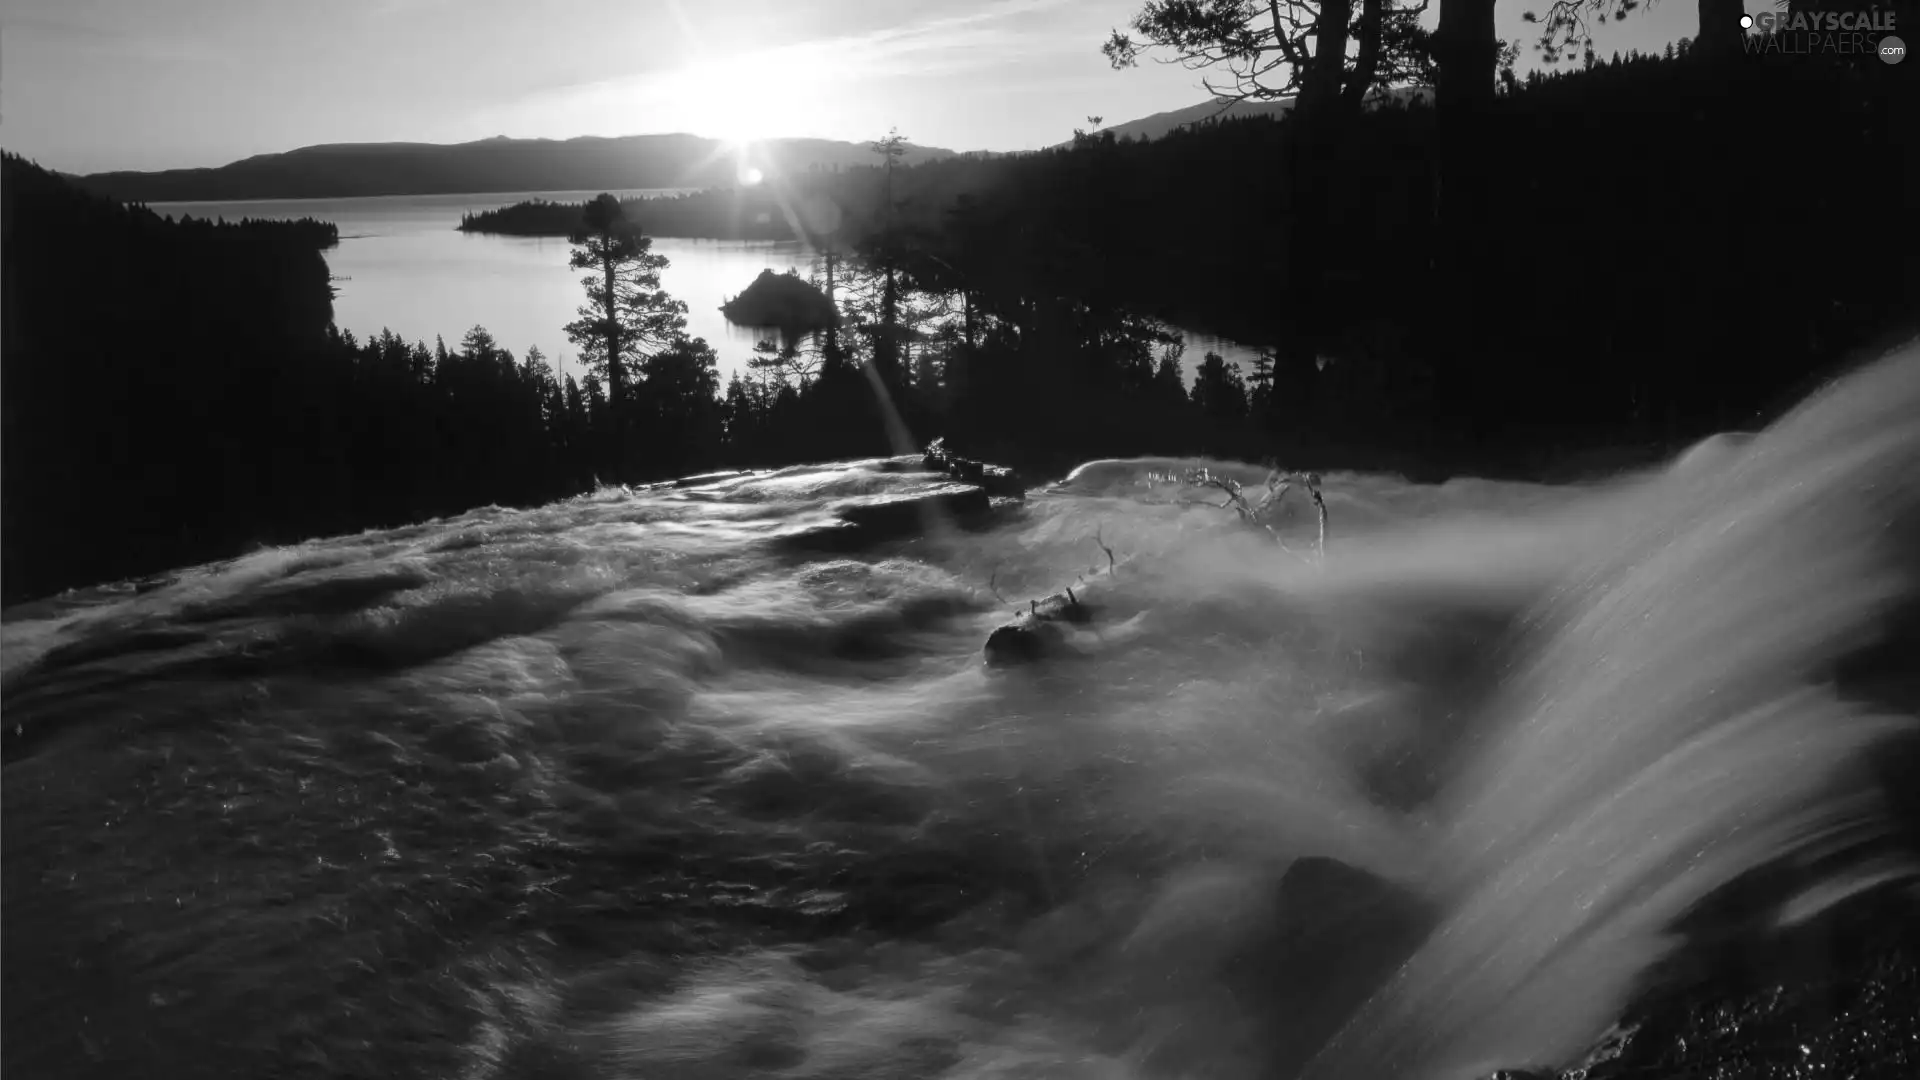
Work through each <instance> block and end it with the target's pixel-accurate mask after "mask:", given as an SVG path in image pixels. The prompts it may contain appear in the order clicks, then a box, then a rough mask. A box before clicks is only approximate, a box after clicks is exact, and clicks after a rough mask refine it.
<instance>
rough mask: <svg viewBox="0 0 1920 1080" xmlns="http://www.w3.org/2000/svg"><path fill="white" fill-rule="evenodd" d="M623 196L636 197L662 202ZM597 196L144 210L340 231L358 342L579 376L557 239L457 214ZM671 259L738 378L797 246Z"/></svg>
mask: <svg viewBox="0 0 1920 1080" xmlns="http://www.w3.org/2000/svg"><path fill="white" fill-rule="evenodd" d="M668 193H669V192H655V191H623V192H615V194H618V195H621V196H623V197H638V196H644V195H650V194H668ZM596 194H598V193H597V192H591V191H543V192H509V193H495V194H485V195H385V196H375V197H367V198H352V199H262V200H252V201H243V202H173V203H152V204H150V205H151V207H152V209H153V210H154V211H155V212H157V213H160V214H165V215H169V216H175V217H178V216H180V215H192V216H193V217H196V218H226V219H227V220H230V221H231V220H238V219H240V218H243V217H253V218H270V219H290V218H302V217H312V218H317V219H319V220H321V221H330V222H333V223H334V224H335V225H337V226H338V227H339V229H340V244H339V246H338V247H336V248H334V249H333V250H331V251H329V252H327V265H328V267H329V268H330V269H331V270H332V272H333V275H334V278H335V287H336V288H337V290H338V292H337V294H336V296H335V298H334V322H335V324H336V325H338V326H339V327H340V329H342V330H345V331H350V332H352V333H353V334H355V335H356V336H358V337H360V338H362V339H364V338H366V337H368V336H370V335H373V334H377V333H379V332H380V330H381V329H382V328H385V329H390V330H392V331H393V332H394V333H396V334H399V335H400V336H401V337H403V338H406V339H407V340H409V341H425V342H427V343H428V344H431V343H432V342H433V339H434V337H435V336H436V335H438V336H440V337H444V338H445V339H446V341H447V344H448V345H449V346H453V345H456V344H457V343H458V342H459V340H460V338H461V336H462V335H464V334H465V333H466V332H467V331H468V330H469V329H471V328H472V327H474V326H475V325H480V326H484V327H486V328H487V329H488V330H489V331H490V332H492V334H493V336H494V339H495V340H496V341H498V342H499V343H500V344H501V345H503V346H505V347H506V348H509V349H512V350H513V352H514V355H515V356H524V355H526V351H527V348H528V347H529V346H534V345H537V346H539V348H540V351H541V352H542V353H544V354H546V356H547V358H548V359H549V361H551V362H554V363H555V364H556V365H557V368H558V370H559V371H560V372H561V373H563V374H571V375H574V376H575V377H576V378H577V377H578V376H579V374H580V368H579V363H578V360H577V356H578V353H577V351H576V350H575V349H574V348H573V347H572V346H571V345H570V344H569V343H568V342H567V339H566V335H565V334H564V333H562V331H561V328H562V327H563V326H565V325H566V324H567V323H569V322H571V321H572V320H573V319H574V318H576V317H577V314H578V311H579V308H580V305H581V304H582V303H583V302H584V299H585V298H584V295H583V291H582V289H581V287H580V276H581V275H580V273H579V272H578V271H574V270H570V269H568V267H567V253H568V244H567V242H566V241H565V240H563V239H559V238H555V237H519V236H491V235H484V234H479V233H463V232H460V231H458V229H457V228H456V226H458V225H459V223H460V215H461V214H463V213H467V212H470V211H472V212H478V211H481V210H488V209H493V208H495V207H500V206H509V205H512V204H513V203H516V202H520V201H522V200H525V199H532V198H544V199H549V200H554V201H565V202H579V201H582V200H585V199H590V198H592V197H593V196H594V195H596ZM653 247H654V250H655V251H657V252H659V253H660V254H662V255H665V256H666V257H667V259H668V265H667V268H666V269H665V270H664V271H662V272H661V275H660V284H661V287H662V288H664V289H665V290H666V291H667V292H668V293H669V294H670V295H672V296H673V297H675V298H676V299H679V300H683V301H685V302H686V305H687V332H688V333H690V334H692V335H693V336H695V337H702V338H705V339H706V340H707V342H708V344H710V345H712V346H713V347H714V349H715V351H716V352H717V353H718V354H719V360H720V378H721V381H722V382H724V381H725V380H726V379H727V377H728V376H729V375H730V374H732V373H733V372H735V371H744V370H745V368H746V362H747V360H748V359H749V358H750V357H751V356H752V354H753V346H754V344H755V343H756V342H758V341H760V340H762V339H763V338H765V337H766V336H768V335H767V334H766V333H765V332H763V331H760V330H756V329H752V328H748V327H741V326H735V325H733V324H732V323H729V322H728V321H727V320H726V318H725V317H724V316H722V315H721V314H720V305H721V303H722V302H723V301H725V300H726V299H727V298H728V297H730V296H733V295H736V294H738V293H740V292H741V291H743V290H744V289H745V288H746V287H747V285H748V284H749V283H751V282H752V281H753V279H754V278H755V277H756V276H758V275H759V273H760V271H761V270H763V269H772V270H775V271H786V270H790V269H798V270H799V271H800V272H801V273H802V274H806V273H808V272H809V271H810V268H811V266H812V258H811V256H810V255H809V254H808V252H807V251H806V249H805V248H804V246H803V245H802V244H801V243H800V242H798V241H770V240H694V239H685V238H680V237H656V238H655V239H654V241H653ZM1207 349H1213V350H1215V351H1217V352H1220V353H1221V354H1222V355H1223V356H1225V357H1227V358H1228V359H1229V360H1235V361H1238V362H1240V363H1241V364H1242V366H1243V368H1246V367H1249V366H1250V364H1249V362H1250V361H1251V359H1252V356H1253V353H1254V350H1252V349H1250V348H1247V347H1245V346H1242V345H1239V344H1237V343H1235V342H1230V341H1226V340H1224V339H1221V338H1217V337H1212V336H1207V335H1189V339H1188V350H1187V356H1186V366H1187V369H1188V371H1189V373H1191V372H1192V370H1193V369H1194V367H1195V366H1197V364H1198V363H1199V361H1200V359H1201V357H1202V356H1203V354H1204V353H1205V351H1206V350H1207Z"/></svg>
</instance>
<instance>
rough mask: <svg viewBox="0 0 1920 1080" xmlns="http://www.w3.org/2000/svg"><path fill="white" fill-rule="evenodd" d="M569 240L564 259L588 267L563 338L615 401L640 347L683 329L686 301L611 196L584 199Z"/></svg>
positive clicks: (624, 388)
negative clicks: (671, 288) (667, 287)
mask: <svg viewBox="0 0 1920 1080" xmlns="http://www.w3.org/2000/svg"><path fill="white" fill-rule="evenodd" d="M571 239H572V243H573V245H574V247H573V252H572V255H571V257H570V258H569V265H571V266H572V267H573V268H574V269H575V270H591V271H593V272H592V273H591V274H589V275H587V276H586V277H584V278H581V279H580V283H581V285H582V286H584V287H585V288H586V291H587V303H586V305H585V306H583V307H582V308H581V309H580V318H579V319H577V320H575V321H574V322H571V323H569V324H567V327H566V333H567V340H568V341H571V342H572V343H573V344H574V345H575V346H576V347H577V348H579V350H580V360H581V363H582V364H584V365H585V366H586V367H587V369H588V370H589V371H592V372H593V373H594V374H596V375H598V376H600V377H601V378H602V379H603V380H604V382H605V385H606V390H607V397H608V400H609V401H610V402H612V403H614V404H615V405H616V406H618V404H619V403H620V402H621V401H622V400H624V398H625V397H626V393H627V387H628V383H629V375H630V372H631V371H632V369H633V367H634V365H635V364H637V363H638V362H639V359H640V355H641V351H642V350H643V349H647V348H661V347H664V346H666V345H667V344H668V343H669V342H671V341H672V340H673V339H674V338H675V337H676V336H677V335H679V334H682V333H684V332H685V331H686V327H687V319H686V311H687V306H686V304H684V303H682V302H680V301H678V300H675V299H673V298H672V297H670V296H668V295H667V294H666V292H664V291H663V290H662V289H661V288H660V271H661V270H662V269H664V268H665V267H666V265H667V257H666V256H664V255H661V254H659V253H657V252H655V251H653V250H652V248H653V241H652V240H651V239H649V238H648V237H647V236H646V235H644V234H643V233H641V232H640V230H639V229H638V228H636V227H634V225H633V224H632V223H631V222H629V221H628V220H627V218H626V215H625V213H624V212H623V211H622V209H621V206H620V201H619V200H618V199H616V198H614V197H613V196H612V195H608V194H605V193H602V194H601V195H600V196H598V197H597V198H595V199H594V200H593V201H592V202H590V203H588V204H587V207H586V211H585V219H584V224H583V225H582V227H581V229H580V231H578V232H576V233H574V235H573V236H572V238H571Z"/></svg>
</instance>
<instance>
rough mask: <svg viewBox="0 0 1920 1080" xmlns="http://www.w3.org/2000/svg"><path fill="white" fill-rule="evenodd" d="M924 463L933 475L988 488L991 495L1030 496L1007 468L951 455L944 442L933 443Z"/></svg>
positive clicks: (922, 458) (928, 448)
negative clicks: (939, 473)
mask: <svg viewBox="0 0 1920 1080" xmlns="http://www.w3.org/2000/svg"><path fill="white" fill-rule="evenodd" d="M920 460H921V465H922V466H924V467H925V468H926V469H927V470H928V471H929V472H943V473H946V474H947V475H948V476H951V477H952V478H953V479H955V480H958V481H960V482H961V483H963V484H974V485H976V486H978V487H981V488H983V489H985V490H986V492H987V494H989V495H999V496H1004V497H1007V498H1014V499H1024V498H1026V497H1027V483H1026V481H1025V480H1024V479H1023V478H1021V476H1020V474H1019V473H1017V472H1015V471H1013V470H1012V469H1009V468H1007V467H1005V466H1003V465H988V464H986V463H985V462H981V461H974V460H973V459H971V458H964V457H960V456H959V455H957V454H953V453H950V452H949V451H948V450H947V449H946V444H945V441H944V440H941V439H935V440H933V443H932V445H930V446H928V447H927V452H926V454H925V455H923V456H922V457H921V459H920Z"/></svg>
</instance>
